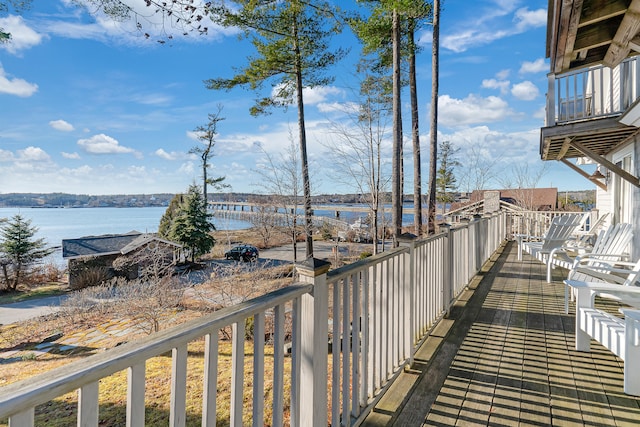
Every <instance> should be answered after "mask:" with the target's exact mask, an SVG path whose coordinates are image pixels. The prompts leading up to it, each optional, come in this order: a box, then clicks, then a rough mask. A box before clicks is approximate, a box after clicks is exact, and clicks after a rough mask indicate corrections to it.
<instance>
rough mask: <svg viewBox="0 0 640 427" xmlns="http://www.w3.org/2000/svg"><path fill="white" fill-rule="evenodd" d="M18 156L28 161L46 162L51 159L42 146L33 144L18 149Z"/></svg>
mask: <svg viewBox="0 0 640 427" xmlns="http://www.w3.org/2000/svg"><path fill="white" fill-rule="evenodd" d="M18 158H19V159H20V160H21V161H28V162H31V161H33V162H46V161H49V160H51V157H49V155H48V154H47V152H46V151H44V150H43V149H42V148H39V147H33V146H31V147H27V148H25V149H24V150H18Z"/></svg>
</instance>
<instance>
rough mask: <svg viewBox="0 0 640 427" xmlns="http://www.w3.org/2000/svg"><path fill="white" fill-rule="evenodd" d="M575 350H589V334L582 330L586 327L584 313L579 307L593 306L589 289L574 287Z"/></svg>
mask: <svg viewBox="0 0 640 427" xmlns="http://www.w3.org/2000/svg"><path fill="white" fill-rule="evenodd" d="M576 293H577V294H578V295H577V297H576V350H578V351H591V336H590V335H589V334H588V333H586V332H585V331H584V329H586V328H587V318H586V314H585V313H584V311H583V310H580V308H583V307H593V299H592V297H591V292H590V290H589V289H576Z"/></svg>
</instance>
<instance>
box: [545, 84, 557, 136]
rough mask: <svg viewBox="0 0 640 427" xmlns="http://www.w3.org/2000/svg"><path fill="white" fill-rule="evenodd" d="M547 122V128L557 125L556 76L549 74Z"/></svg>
mask: <svg viewBox="0 0 640 427" xmlns="http://www.w3.org/2000/svg"><path fill="white" fill-rule="evenodd" d="M547 83H548V87H547V120H546V123H545V126H555V124H556V75H555V74H553V73H549V74H547Z"/></svg>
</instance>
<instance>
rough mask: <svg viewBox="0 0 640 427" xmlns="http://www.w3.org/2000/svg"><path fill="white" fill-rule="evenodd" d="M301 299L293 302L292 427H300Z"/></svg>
mask: <svg viewBox="0 0 640 427" xmlns="http://www.w3.org/2000/svg"><path fill="white" fill-rule="evenodd" d="M300 306H301V301H300V298H296V299H294V300H293V302H292V309H291V427H299V426H300V410H301V404H300V358H301V354H302V346H301V344H302V343H301V339H300V327H301V325H300Z"/></svg>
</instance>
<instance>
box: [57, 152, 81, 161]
mask: <svg viewBox="0 0 640 427" xmlns="http://www.w3.org/2000/svg"><path fill="white" fill-rule="evenodd" d="M61 154H62V157H64V158H65V159H71V160H78V159H80V154H78V153H66V152H64V151H63V152H62V153H61Z"/></svg>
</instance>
